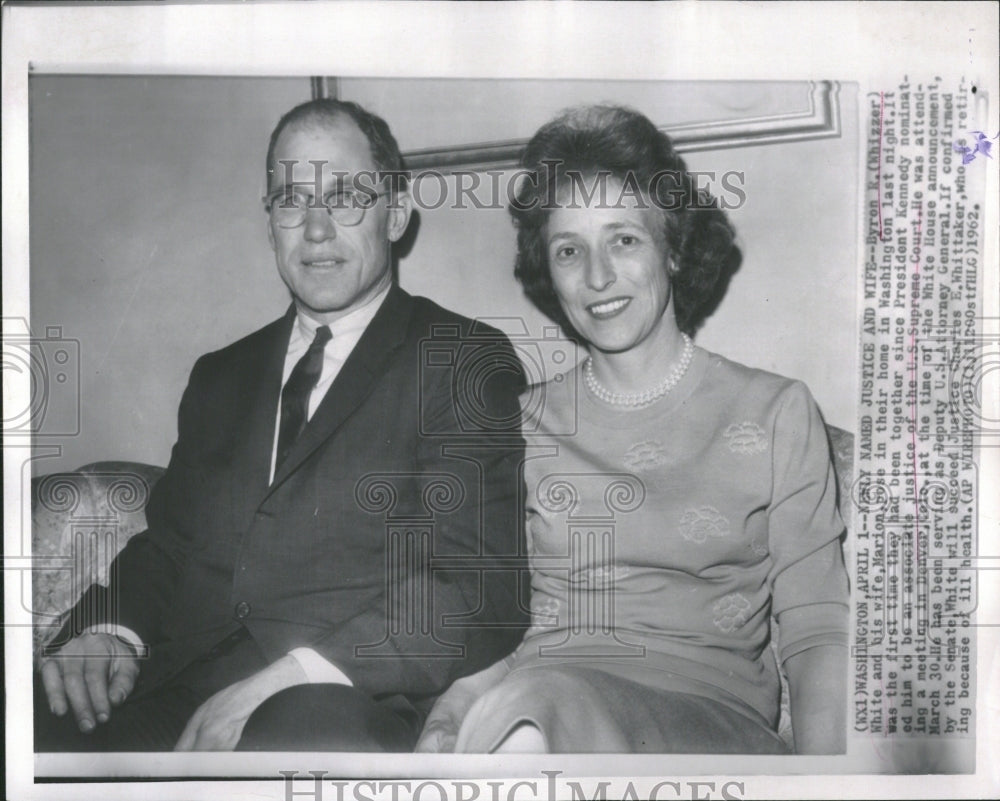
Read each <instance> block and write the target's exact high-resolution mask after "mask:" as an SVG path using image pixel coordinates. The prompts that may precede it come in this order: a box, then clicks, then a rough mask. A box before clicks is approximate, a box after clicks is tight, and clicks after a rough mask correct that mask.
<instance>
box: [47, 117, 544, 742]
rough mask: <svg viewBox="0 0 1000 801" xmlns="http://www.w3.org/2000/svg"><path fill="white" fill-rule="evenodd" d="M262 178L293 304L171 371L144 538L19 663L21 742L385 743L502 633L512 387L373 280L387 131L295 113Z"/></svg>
mask: <svg viewBox="0 0 1000 801" xmlns="http://www.w3.org/2000/svg"><path fill="white" fill-rule="evenodd" d="M267 169H268V186H269V194H268V196H267V198H266V199H265V205H266V208H267V211H268V233H269V238H270V241H271V244H272V247H273V248H274V252H275V257H276V261H277V265H278V271H279V273H280V274H281V277H282V279H283V280H284V282H285V284H286V285H287V286H288V288H289V290H290V292H291V295H292V298H293V301H294V303H293V304H292V306H291V308H289V311H288V313H287V314H286V315H285V316H284V317H283V318H281V319H279V320H277V321H275V322H273V323H271V324H270V325H268V326H266V327H264V328H262V329H260V330H259V331H257V332H255V333H253V334H251V335H249V336H248V337H246V338H244V339H242V340H240V341H239V342H236V343H235V344H233V345H230V346H229V347H227V348H224V349H222V350H220V351H217V352H215V353H210V354H208V355H206V356H203V357H202V358H201V359H199V360H198V362H197V364H195V367H194V369H193V371H192V373H191V378H190V382H189V384H188V387H187V389H186V391H185V393H184V396H183V399H182V401H181V406H180V412H179V418H178V419H179V422H178V439H177V443H176V445H175V446H174V449H173V454H172V456H171V460H170V465H169V466H168V468H167V472H166V474H165V475H164V477H163V478H162V479H161V481H160V482H159V483H158V484H157V485H156V487H155V489H154V492H153V495H152V497H151V499H150V503H149V505H148V507H147V518H148V526H149V527H148V530H147V531H145V532H144V533H142V534H140V535H137V536H136V537H134V538H133V539H132V540H131V541H130V542H129V543H128V545H127V546H126V547H125V548H124V549H123V551H122V553H121V554H120V555H119V556H118V558H117V559H116V560H115V562H114V564H113V567H112V569H111V584H110V587H109V588H107V589H105V588H101V587H98V586H94V587H91V588H90V589H89V590H88V591H87V592H86V593H85V595H84V597H83V598H82V599H81V601H80V602H79V604H78V605H77V606H76V607H75V609H74V610H73V612H72V614H71V617H70V621H69V623H67V625H66V627H65V628H64V629H63V631H62V632H61V634H60V636H59V637H58V638H57V640H56V643H55V647H53V648H51V649H50V651H49V656H48V657H47V658H46V659H45V660H44V661H43V664H42V669H41V680H42V682H41V684H42V687H43V688H44V692H42V691H41V690H39V691H36V749H37V750H39V751H46V750H94V749H98V750H146V751H148V750H162V749H169V748H175V747H176V748H177V749H180V750H189V749H199V750H206V749H207V750H229V749H233V748H234V747H235V748H242V749H277V750H302V749H312V750H364V751H373V750H394V751H404V750H410V749H411V748H412V746H413V743H414V742H415V740H416V737H417V735H418V734H419V729H420V725H421V723H422V720H423V717H424V714H425V712H426V710H427V709H428V708H429V703H430V702H431V701H432V700H433V698H434V697H435V696H436V695H437V694H439V693H441V692H442V691H443V690H444V689H445V688H446V687H447V686H448V685H449V684H450V683H451V682H452V681H453V680H454V679H456V678H458V677H460V676H462V675H465V674H468V673H472V672H475V671H477V670H479V669H481V668H482V667H484V666H486V665H488V664H490V663H492V662H494V661H496V660H497V659H498V658H500V657H502V656H504V655H505V654H507V653H508V652H510V651H511V650H512V649H513V648H514V646H515V645H516V644H517V642H518V641H519V640H520V637H521V634H522V633H523V630H524V627H525V626H526V623H527V621H526V614H525V611H524V610H523V608H522V606H521V604H519V602H518V577H519V571H520V570H521V569H523V568H525V567H526V564H525V562H524V556H523V555H524V552H525V549H524V545H523V533H522V526H521V521H520V519H519V518H520V514H519V512H518V509H519V507H520V503H519V498H520V490H521V480H520V477H519V475H520V472H519V468H520V464H521V461H522V460H523V456H524V443H523V440H522V439H521V436H520V429H519V425H518V420H519V409H518V402H517V395H518V393H519V391H520V390H521V389H522V387H523V375H522V373H521V370H520V367H519V366H518V363H517V359H516V357H515V355H514V352H513V349H512V348H511V346H510V343H509V342H508V341H507V340H506V338H505V337H503V335H501V334H499V332H497V331H495V330H493V329H490V328H488V327H485V326H480V325H476V324H473V323H472V321H470V320H468V319H466V318H463V317H460V316H459V315H456V314H453V313H451V312H448V311H446V310H444V309H442V308H441V307H439V306H437V305H436V304H434V303H432V302H431V301H429V300H427V299H424V298H414V297H411V296H410V295H408V294H407V293H406V292H404V291H403V290H401V289H400V288H398V287H397V286H395V285H394V284H393V281H392V269H391V245H392V243H393V242H396V241H398V240H399V239H400V237H401V236H402V235H403V233H404V231H405V230H406V227H407V224H408V222H409V218H410V212H411V200H410V197H409V194H408V192H407V189H406V182H405V179H404V178H401V177H400V176H401V175H402V173H401V170H402V162H401V158H400V155H399V149H398V147H397V145H396V142H395V140H394V139H393V137H392V134H391V133H390V131H389V128H388V126H387V125H386V124H385V122H384V121H383V120H381V119H380V118H378V117H376V116H374V115H371V114H369V113H368V112H366V111H365V110H363V109H361V108H360V107H358V106H356V105H355V104H352V103H344V102H339V101H333V100H318V101H312V102H310V103H306V104H303V105H302V106H299V107H296V108H295V109H293V110H292V111H290V112H289V113H288V114H286V115H285V116H284V117H283V118H282V119H281V121H280V122H279V123H278V126H277V127H276V129H275V131H274V133H273V134H272V137H271V143H270V147H269V149H268V156H267ZM46 705H47V706H48V708H49V709H50V710H51V711H52V712H53V713H54V716H53V715H49V714H48V713H47V712H46V711H45V706H46ZM39 709H41V711H39Z"/></svg>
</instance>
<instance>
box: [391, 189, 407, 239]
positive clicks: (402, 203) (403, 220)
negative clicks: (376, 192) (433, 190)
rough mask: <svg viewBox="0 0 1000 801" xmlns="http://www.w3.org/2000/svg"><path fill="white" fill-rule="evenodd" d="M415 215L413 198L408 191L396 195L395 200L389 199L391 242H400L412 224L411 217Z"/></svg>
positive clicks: (403, 190) (401, 191)
mask: <svg viewBox="0 0 1000 801" xmlns="http://www.w3.org/2000/svg"><path fill="white" fill-rule="evenodd" d="M412 213H413V198H412V197H410V192H409V190H407V189H402V190H400V191H399V192H397V193H396V196H395V197H394V198H390V199H389V231H388V233H389V241H390V242H398V241H399V239H400V237H402V236H403V234H404V233H406V226H408V225H409V224H410V215H411V214H412Z"/></svg>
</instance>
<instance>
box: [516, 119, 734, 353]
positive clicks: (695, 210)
mask: <svg viewBox="0 0 1000 801" xmlns="http://www.w3.org/2000/svg"><path fill="white" fill-rule="evenodd" d="M521 166H522V167H523V169H524V170H525V171H526V174H525V175H524V178H525V179H526V180H522V181H521V183H520V186H519V188H518V191H517V193H516V197H515V200H514V201H513V202H512V203H511V205H510V213H511V216H512V217H513V218H514V224H515V226H516V227H517V247H518V253H517V261H516V263H515V267H514V275H515V276H516V277H517V279H518V280H519V281H520V282H521V285H522V286H523V288H524V292H525V294H526V295H527V296H528V298H529V299H530V300H531V301H532V302H533V303H534V304H535V305H536V306H537V307H538V308H539V309H540V310H541V311H542V312H543V313H545V314H546V315H548V316H549V317H550V318H551V319H552V320H554V321H555V322H557V323H559V325H561V326H562V328H563V330H564V331H565V332H566V334H567V335H568V336H571V337H574V338H577V339H580V337H579V334H578V333H577V332H576V331H575V330H574V329H573V327H572V325H571V324H570V322H569V320H568V319H567V317H566V315H565V314H564V312H563V310H562V308H561V307H560V305H559V300H558V297H557V296H556V292H555V288H554V287H553V284H552V276H551V274H550V272H549V264H548V253H547V247H546V242H545V224H546V223H547V222H548V218H549V213H550V211H551V210H552V209H553V208H555V206H554V203H555V198H556V197H557V195H559V190H565V189H567V188H574V189H575V188H576V187H580V186H582V181H581V179H583V178H587V177H597V178H599V179H602V180H603V179H606V178H608V177H614V178H617V179H618V180H619V181H621V182H622V184H623V187H624V188H628V189H626V191H632V190H631V187H636V188H637V190H638V193H639V194H640V195H641V198H642V200H643V201H644V202H646V203H649V204H650V205H651V206H653V207H659V208H660V209H662V212H661V213H662V215H663V220H664V227H663V233H664V238H663V242H664V243H665V247H666V248H667V254H666V255H667V256H668V257H669V258H668V259H665V260H664V261H665V263H667V264H669V263H670V262H671V261H672V262H673V263H674V265H675V266H674V270H675V271H672V272H671V274H670V281H671V284H672V288H673V298H674V308H675V310H676V311H675V313H676V317H677V325H678V327H679V328H680V329H681V330H682V331H685V332H686V333H689V334H693V333H694V331H695V330H696V329H697V328H698V327H699V326H700V325H701V323H702V322H703V321H704V319H705V317H707V316H708V314H710V313H711V311H712V310H714V308H715V305H717V304H718V301H719V300H720V299H721V293H722V292H724V291H725V287H726V285H727V284H728V281H729V278H730V277H731V276H732V274H733V273H734V272H736V270H737V269H738V268H739V264H740V260H741V255H740V251H739V248H738V247H737V246H736V244H735V231H734V229H733V227H732V226H731V225H730V224H729V221H728V220H727V218H726V215H725V213H724V212H723V211H722V210H721V209H719V207H718V204H717V203H716V201H715V199H714V198H713V197H712V196H711V195H710V194H708V193H707V192H705V191H704V190H700V189H699V188H698V187H697V185H696V182H695V181H694V179H692V177H691V176H690V175H689V174H688V171H687V166H686V165H685V163H684V160H683V159H682V158H681V157H680V156H679V155H678V154H677V152H676V150H675V149H674V146H673V144H672V142H671V141H670V138H669V137H668V136H667V135H666V134H665V133H663V132H662V131H660V130H659V129H658V128H657V127H656V126H655V125H654V124H653V123H652V122H650V120H649V119H648V118H646V117H645V116H643V115H642V114H640V113H638V112H637V111H633V110H632V109H628V108H624V107H621V106H610V105H592V106H580V107H577V108H572V109H569V110H568V111H565V112H563V113H562V114H561V115H560V116H558V117H557V118H556V119H554V120H552V121H551V122H549V123H546V124H545V125H543V126H542V127H541V128H539V130H538V131H537V133H536V134H535V135H534V136H533V137H532V139H531V141H530V142H529V143H528V146H527V148H526V149H525V151H524V153H523V155H522V156H521ZM650 190H651V191H650ZM610 194H611V193H608V196H610ZM632 194H633V196H635V195H636V193H635V192H634V191H633V192H632ZM563 196H565V195H563ZM598 196H599V195H598ZM615 200H616V199H612V200H611V202H614V201H615Z"/></svg>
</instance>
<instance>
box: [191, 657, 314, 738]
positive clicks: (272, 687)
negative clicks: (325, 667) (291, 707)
mask: <svg viewBox="0 0 1000 801" xmlns="http://www.w3.org/2000/svg"><path fill="white" fill-rule="evenodd" d="M306 683H307V677H306V674H305V671H303V670H302V666H301V665H300V664H299V662H298V660H297V659H295V657H293V656H283V657H282V658H281V659H279V660H278V661H277V662H275V663H273V664H272V665H269V666H268V667H266V668H264V669H263V670H261V671H260V672H259V673H255V674H254V675H253V676H250V678H247V679H244V680H243V681H238V682H236V684H231V685H230V686H228V687H226V688H225V689H224V690H220V691H219V692H217V693H216V694H215V695H213V696H212V697H211V698H209V699H208V700H207V701H205V703H203V704H202V705H201V706H200V707H198V709H197V710H196V711H195V713H194V714H193V715H192V716H191V720H189V721H188V724H187V726H186V727H185V728H184V732H183V734H181V737H180V739H179V740H178V741H177V745H175V746H174V750H175V751H232V750H233V749H234V748H235V747H236V743H238V742H239V741H240V737H241V736H242V734H243V727H244V726H245V725H246V722H247V719H248V718H249V717H250V715H251V713H252V712H253V711H254V710H255V709H256V708H257V707H258V706H260V705H261V704H262V703H263V702H264V701H266V700H267V699H268V698H270V697H271V696H272V695H274V694H275V693H277V692H280V691H281V690H284V689H286V688H287V687H294V686H296V685H298V684H306Z"/></svg>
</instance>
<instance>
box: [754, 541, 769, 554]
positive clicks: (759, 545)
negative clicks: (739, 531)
mask: <svg viewBox="0 0 1000 801" xmlns="http://www.w3.org/2000/svg"><path fill="white" fill-rule="evenodd" d="M750 550H751V551H753V553H754V556H767V545H766V544H764V543H763V542H761V541H760V540H751V542H750Z"/></svg>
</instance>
